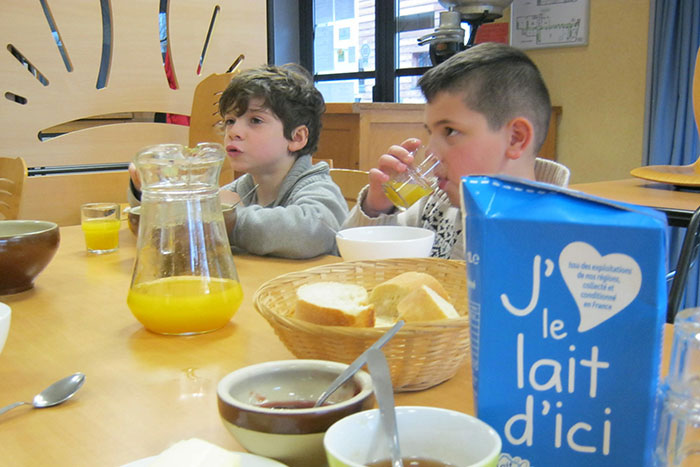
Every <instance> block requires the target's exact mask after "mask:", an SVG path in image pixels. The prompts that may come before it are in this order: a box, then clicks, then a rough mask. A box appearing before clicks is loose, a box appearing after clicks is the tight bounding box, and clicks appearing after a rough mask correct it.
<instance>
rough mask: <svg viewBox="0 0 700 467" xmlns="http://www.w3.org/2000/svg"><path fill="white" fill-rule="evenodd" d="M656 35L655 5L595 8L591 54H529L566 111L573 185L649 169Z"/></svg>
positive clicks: (562, 139) (566, 157) (563, 140)
mask: <svg viewBox="0 0 700 467" xmlns="http://www.w3.org/2000/svg"><path fill="white" fill-rule="evenodd" d="M503 19H505V20H506V21H509V19H510V11H507V12H505V14H504V16H503ZM648 30H649V2H648V1H643V0H635V1H633V2H630V1H629V0H605V1H600V0H591V1H590V29H589V40H588V45H587V46H582V47H568V48H567V47H561V48H550V49H537V50H529V51H527V53H528V55H529V56H530V57H531V58H532V59H533V61H534V62H535V63H536V64H537V66H538V67H540V70H541V71H542V74H543V76H544V79H545V81H546V82H547V85H548V87H549V91H550V94H551V98H552V105H558V106H561V107H562V109H563V113H562V116H561V120H560V123H559V134H558V143H557V146H558V147H557V152H558V160H559V161H560V162H562V163H563V164H565V165H567V166H568V167H569V168H570V169H571V173H572V179H571V182H572V183H582V182H592V181H598V180H614V179H620V178H627V177H629V176H630V175H629V171H630V170H631V169H633V168H635V167H639V166H640V165H642V163H643V162H642V147H643V137H644V110H645V86H646V67H647V37H648Z"/></svg>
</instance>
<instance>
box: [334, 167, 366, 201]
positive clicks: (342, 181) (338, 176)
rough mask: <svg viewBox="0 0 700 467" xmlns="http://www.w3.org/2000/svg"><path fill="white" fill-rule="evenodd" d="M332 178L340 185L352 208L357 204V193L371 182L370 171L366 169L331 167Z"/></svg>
mask: <svg viewBox="0 0 700 467" xmlns="http://www.w3.org/2000/svg"><path fill="white" fill-rule="evenodd" d="M330 173H331V178H332V179H333V181H334V182H335V184H336V185H338V186H339V187H340V191H341V192H342V193H343V197H344V198H345V201H347V203H348V207H349V208H350V209H352V207H353V206H355V204H357V195H358V194H359V193H360V190H362V188H364V186H365V185H367V183H369V179H368V176H369V173H367V172H365V171H364V170H353V169H331V171H330Z"/></svg>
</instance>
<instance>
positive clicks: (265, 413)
mask: <svg viewBox="0 0 700 467" xmlns="http://www.w3.org/2000/svg"><path fill="white" fill-rule="evenodd" d="M347 367H348V365H346V364H344V363H338V362H330V361H325V360H281V361H273V362H265V363H260V364H256V365H251V366H247V367H243V368H240V369H238V370H236V371H234V372H232V373H229V374H228V375H226V376H224V377H223V378H222V379H221V380H220V381H219V384H218V387H217V401H218V407H219V415H220V416H221V419H222V421H223V423H224V425H225V426H226V428H227V429H228V430H229V432H230V433H231V434H232V435H233V436H234V437H235V438H236V440H237V441H238V442H239V443H240V444H241V446H243V447H244V448H245V449H247V450H248V451H250V452H252V453H254V454H258V455H261V456H264V457H270V458H273V459H277V460H279V461H281V462H283V463H285V464H287V465H289V466H292V467H294V466H308V467H313V466H315V465H319V466H321V465H325V453H324V449H323V435H324V433H325V432H326V430H327V429H328V428H329V427H330V426H331V425H333V423H335V422H336V421H338V420H340V419H341V418H344V417H346V416H348V415H351V414H353V413H357V412H360V411H362V410H367V409H370V408H372V407H373V406H374V396H373V391H372V380H371V378H370V376H369V374H368V373H366V372H364V371H359V372H357V373H356V374H355V376H354V377H353V378H352V379H351V380H349V381H348V382H346V383H345V384H343V385H342V386H341V387H340V388H339V389H338V390H337V391H336V392H335V393H333V394H332V395H331V396H330V397H329V399H328V402H327V403H326V404H324V405H322V406H321V407H316V408H314V407H313V404H314V402H315V401H316V399H317V398H318V397H319V396H320V395H321V393H322V392H323V391H324V390H325V389H326V388H327V387H328V386H329V385H330V384H331V382H332V381H333V380H334V379H335V378H336V377H337V376H338V375H339V374H340V373H342V372H343V370H345V369H346V368H347Z"/></svg>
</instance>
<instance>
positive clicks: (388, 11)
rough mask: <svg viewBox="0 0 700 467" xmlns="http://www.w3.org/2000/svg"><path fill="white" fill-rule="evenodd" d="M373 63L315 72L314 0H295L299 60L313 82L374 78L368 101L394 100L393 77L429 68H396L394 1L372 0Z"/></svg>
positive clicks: (396, 48) (395, 84) (420, 73)
mask: <svg viewBox="0 0 700 467" xmlns="http://www.w3.org/2000/svg"><path fill="white" fill-rule="evenodd" d="M374 14H375V19H374V24H375V30H374V40H375V66H374V70H373V71H356V72H348V73H316V72H315V70H314V1H313V0H299V63H300V65H302V66H303V67H304V68H306V69H307V70H309V71H310V72H311V73H312V74H313V76H314V81H315V82H319V81H337V80H355V79H356V80H360V79H374V80H375V81H374V83H375V84H374V88H373V89H372V102H397V97H398V96H397V91H398V88H397V79H398V78H399V77H404V76H421V75H422V74H423V73H425V72H426V71H427V70H428V69H429V68H430V67H414V68H400V69H397V68H396V63H397V55H398V53H399V51H398V47H397V46H396V39H397V35H398V34H397V31H396V24H397V19H396V0H376V3H375V11H374Z"/></svg>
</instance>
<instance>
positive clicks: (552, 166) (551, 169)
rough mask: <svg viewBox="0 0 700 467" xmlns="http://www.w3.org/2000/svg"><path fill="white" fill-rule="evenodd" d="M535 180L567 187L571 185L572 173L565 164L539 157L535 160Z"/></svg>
mask: <svg viewBox="0 0 700 467" xmlns="http://www.w3.org/2000/svg"><path fill="white" fill-rule="evenodd" d="M535 178H536V179H537V181H539V182H545V183H551V184H552V185H558V186H564V187H565V186H568V185H569V178H571V171H570V170H569V168H568V167H567V166H565V165H564V164H561V163H559V162H555V161H552V160H549V159H544V158H542V157H538V158H536V159H535Z"/></svg>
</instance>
